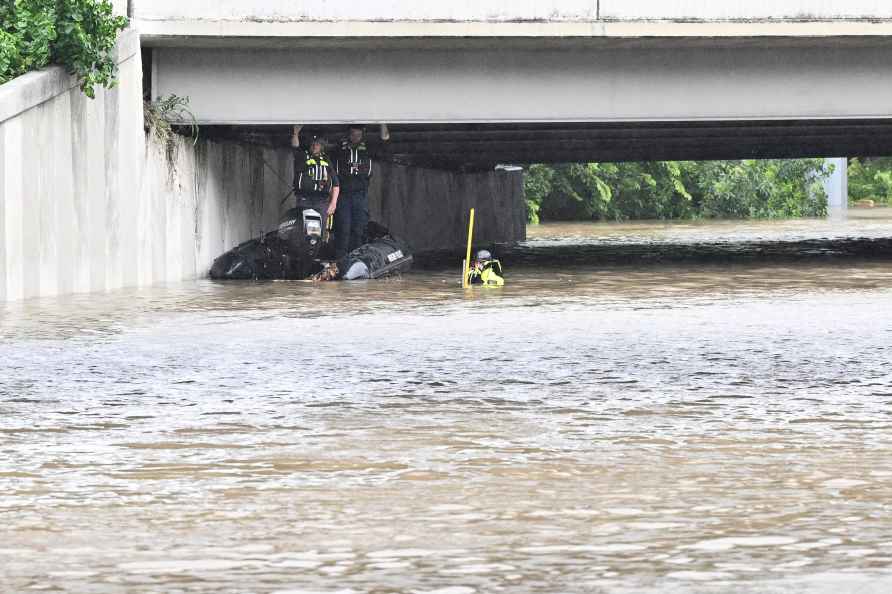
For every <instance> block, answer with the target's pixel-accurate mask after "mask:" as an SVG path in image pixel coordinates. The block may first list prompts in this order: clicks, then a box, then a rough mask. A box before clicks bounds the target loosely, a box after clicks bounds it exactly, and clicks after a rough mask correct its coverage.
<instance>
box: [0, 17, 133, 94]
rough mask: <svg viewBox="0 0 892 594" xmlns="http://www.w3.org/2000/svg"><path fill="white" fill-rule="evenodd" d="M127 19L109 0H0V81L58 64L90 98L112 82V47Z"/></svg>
mask: <svg viewBox="0 0 892 594" xmlns="http://www.w3.org/2000/svg"><path fill="white" fill-rule="evenodd" d="M127 24H128V21H127V19H126V18H125V17H119V16H114V13H113V9H112V5H111V3H110V2H109V1H108V0H0V84H3V83H5V82H7V81H9V80H12V79H13V78H15V77H17V76H20V75H22V74H25V73H26V72H30V71H32V70H39V69H41V68H43V67H45V66H47V65H48V64H59V65H61V66H64V67H65V69H66V70H67V71H68V72H69V73H70V74H72V75H74V76H76V77H77V79H78V81H80V87H81V90H82V91H83V92H84V93H85V94H86V95H87V96H88V97H91V98H92V97H94V96H95V91H94V87H95V86H96V85H101V86H104V87H106V88H110V87H112V86H114V84H115V82H116V81H115V77H116V75H117V66H116V64H115V60H114V53H113V50H114V48H115V42H116V40H117V36H118V33H119V32H120V31H121V30H123V29H125V28H126V27H127Z"/></svg>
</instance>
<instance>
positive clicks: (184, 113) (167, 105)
mask: <svg viewBox="0 0 892 594" xmlns="http://www.w3.org/2000/svg"><path fill="white" fill-rule="evenodd" d="M180 122H189V123H188V124H187V125H186V126H182V125H180V124H179V123H180ZM143 126H144V127H145V130H146V132H148V133H149V134H150V135H151V136H153V137H154V138H155V140H157V141H158V143H159V144H160V145H161V146H162V147H164V151H165V153H166V155H167V162H168V164H169V165H170V166H171V167H173V164H174V163H176V157H177V131H178V130H177V129H178V128H183V129H185V131H186V132H187V133H188V135H189V136H192V137H193V139H194V140H193V143H194V142H198V122H197V121H196V120H195V114H193V113H192V110H190V109H189V98H188V97H180V96H178V95H168V96H167V97H158V99H156V100H155V101H146V102H145V104H144V106H143Z"/></svg>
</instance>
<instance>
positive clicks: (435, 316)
mask: <svg viewBox="0 0 892 594" xmlns="http://www.w3.org/2000/svg"><path fill="white" fill-rule="evenodd" d="M530 235H531V239H530V241H528V242H527V243H526V244H525V245H523V246H520V247H519V248H517V249H516V250H510V251H507V252H506V253H505V260H506V262H513V264H512V265H511V266H510V267H509V268H508V270H507V275H508V285H507V286H506V287H505V288H503V289H491V290H482V289H475V290H470V291H462V290H461V289H459V288H457V287H456V281H457V278H456V275H455V274H454V273H453V271H452V270H451V269H443V270H427V271H423V272H416V273H411V274H408V275H406V276H404V277H402V278H401V279H397V280H388V281H380V282H359V283H354V284H346V283H343V284H336V283H331V284H322V285H314V284H311V283H304V282H274V283H230V284H225V283H213V282H210V281H196V282H189V283H180V284H175V285H169V286H163V287H156V288H152V289H146V290H131V291H116V292H111V293H108V294H103V295H88V296H73V297H63V298H53V299H36V300H29V301H25V302H21V303H15V304H9V305H5V306H0V316H2V317H0V361H2V370H0V371H2V375H0V592H4V593H5V592H16V593H18V592H31V591H37V592H71V593H79V594H80V593H96V594H107V593H119V592H127V593H130V592H139V593H142V592H165V593H176V592H184V593H186V592H188V593H210V592H213V593H233V594H235V593H240V594H247V593H257V594H261V593H263V594H266V593H273V592H277V593H280V594H285V593H290V594H299V593H303V594H306V593H313V592H332V593H334V592H338V593H341V594H346V593H357V594H358V593H390V592H394V593H397V592H398V593H406V594H409V593H437V594H473V593H488V592H512V593H513V592H543V593H544V592H548V593H557V592H585V593H611V594H613V593H616V594H631V593H633V592H634V593H640V592H644V593H654V594H656V593H670V594H680V593H693V592H696V593H717V594H718V593H721V594H731V593H735V594H737V593H741V594H755V593H759V594H762V593H769V594H774V593H777V594H780V593H789V592H793V593H799V592H801V593H806V592H807V593H813V592H818V593H826V594H831V593H832V594H836V593H852V594H854V593H858V594H879V593H885V592H889V591H892V252H890V250H888V249H887V246H886V244H883V243H869V242H868V244H863V242H862V243H858V242H859V241H862V239H853V238H863V239H864V240H880V239H882V238H889V237H892V219H888V218H883V217H881V216H876V215H874V216H871V217H870V218H859V217H851V218H850V219H849V220H848V221H847V222H836V223H830V222H825V221H794V222H780V223H777V222H770V223H741V222H734V223H697V224H680V225H665V224H661V223H647V224H634V225H601V224H599V225H585V226H580V225H544V226H541V227H539V228H532V229H531V233H530ZM785 243H787V244H795V246H796V247H795V248H793V249H788V248H782V247H779V246H782V245H783V244H785ZM769 244H770V245H773V246H775V248H777V250H776V251H772V250H771V249H768V250H767V251H766V245H769ZM841 245H842V246H844V247H843V248H840V246H841ZM852 245H862V246H863V245H868V246H869V249H866V248H865V249H861V248H858V249H854V248H851V246H852ZM568 246H569V247H568ZM574 246H576V247H574ZM585 246H589V247H590V248H592V249H595V248H596V249H595V251H586V248H585ZM605 246H607V248H610V246H613V248H611V249H607V248H605ZM845 246H848V247H845ZM700 247H702V249H703V253H709V254H713V256H709V257H705V258H698V257H697V254H698V253H699V252H698V249H699V248H700ZM577 248H578V249H577ZM853 249H854V251H853ZM623 250H627V252H626V253H627V255H628V256H629V257H627V258H619V259H617V258H613V257H609V256H610V253H611V251H613V252H615V253H620V254H622V253H623ZM629 250H630V251H629ZM710 250H712V252H710ZM797 250H798V251H797ZM568 253H575V254H576V257H575V258H573V259H570V260H568V259H567V258H566V257H565V256H566V255H567V254H568ZM580 254H582V255H580ZM630 254H631V255H630ZM715 254H719V255H718V256H715Z"/></svg>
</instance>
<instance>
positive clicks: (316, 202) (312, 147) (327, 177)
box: [291, 126, 341, 217]
mask: <svg viewBox="0 0 892 594" xmlns="http://www.w3.org/2000/svg"><path fill="white" fill-rule="evenodd" d="M300 130H301V127H300V126H294V133H293V135H292V136H291V146H292V148H293V149H294V193H295V195H296V196H297V207H298V208H299V209H304V208H312V209H313V210H316V211H318V212H319V214H321V215H323V216H324V217H330V216H332V215H334V214H335V212H336V211H337V209H338V196H339V195H340V192H341V187H340V186H341V184H340V180H339V179H338V175H337V173H336V172H335V168H334V166H333V164H332V162H331V160H330V159H329V158H328V156H327V155H326V154H325V151H324V148H325V147H324V145H323V141H322V138H320V137H318V136H312V137H311V138H310V141H309V145H308V146H309V150H306V151H304V150H302V149H301V147H300Z"/></svg>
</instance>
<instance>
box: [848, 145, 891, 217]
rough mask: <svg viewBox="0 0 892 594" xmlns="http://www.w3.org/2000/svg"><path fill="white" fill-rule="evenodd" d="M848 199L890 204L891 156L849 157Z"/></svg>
mask: <svg viewBox="0 0 892 594" xmlns="http://www.w3.org/2000/svg"><path fill="white" fill-rule="evenodd" d="M849 200H850V201H852V202H855V201H858V200H873V201H874V202H876V203H877V204H882V205H886V206H892V157H883V158H869V159H859V158H854V159H849Z"/></svg>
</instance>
